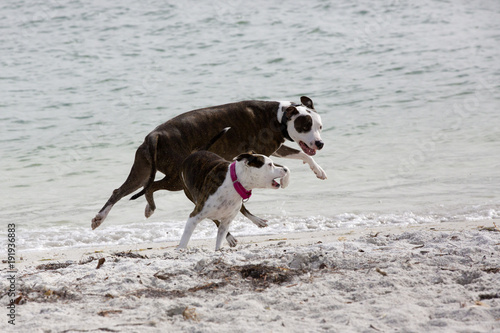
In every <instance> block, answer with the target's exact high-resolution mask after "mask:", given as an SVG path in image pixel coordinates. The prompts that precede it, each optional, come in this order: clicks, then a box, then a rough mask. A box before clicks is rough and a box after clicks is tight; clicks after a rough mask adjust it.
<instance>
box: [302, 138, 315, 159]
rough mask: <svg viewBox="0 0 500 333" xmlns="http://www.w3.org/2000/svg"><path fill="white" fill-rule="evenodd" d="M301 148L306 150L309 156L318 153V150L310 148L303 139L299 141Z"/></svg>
mask: <svg viewBox="0 0 500 333" xmlns="http://www.w3.org/2000/svg"><path fill="white" fill-rule="evenodd" d="M299 145H300V148H302V150H303V151H304V153H306V154H307V155H309V156H314V155H316V150H314V149H312V148H309V147H308V146H307V145H306V144H305V143H304V142H303V141H300V142H299Z"/></svg>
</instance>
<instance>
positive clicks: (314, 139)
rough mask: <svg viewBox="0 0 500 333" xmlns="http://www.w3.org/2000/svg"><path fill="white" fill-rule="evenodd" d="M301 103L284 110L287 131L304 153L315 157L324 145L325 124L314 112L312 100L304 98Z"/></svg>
mask: <svg viewBox="0 0 500 333" xmlns="http://www.w3.org/2000/svg"><path fill="white" fill-rule="evenodd" d="M301 102H302V104H303V105H299V106H289V107H288V108H286V110H283V111H284V112H285V113H286V117H287V118H288V123H287V130H288V134H289V135H290V137H291V138H292V139H293V140H294V141H295V142H297V143H298V144H299V146H300V148H302V151H303V152H304V153H306V154H307V155H309V156H313V155H315V154H316V150H320V149H322V148H323V145H324V143H323V140H321V130H322V129H323V124H322V123H321V117H320V115H319V114H318V113H317V112H316V111H315V110H314V105H313V102H312V100H311V99H310V98H308V97H305V96H303V97H302V98H301Z"/></svg>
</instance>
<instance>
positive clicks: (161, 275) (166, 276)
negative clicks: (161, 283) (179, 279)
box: [153, 272, 177, 281]
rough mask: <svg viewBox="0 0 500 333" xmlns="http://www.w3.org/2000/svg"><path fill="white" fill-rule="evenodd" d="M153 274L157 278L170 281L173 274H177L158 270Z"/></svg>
mask: <svg viewBox="0 0 500 333" xmlns="http://www.w3.org/2000/svg"><path fill="white" fill-rule="evenodd" d="M153 276H154V277H155V278H157V279H160V280H165V281H168V280H170V279H171V278H172V276H177V274H173V273H162V272H156V273H154V274H153Z"/></svg>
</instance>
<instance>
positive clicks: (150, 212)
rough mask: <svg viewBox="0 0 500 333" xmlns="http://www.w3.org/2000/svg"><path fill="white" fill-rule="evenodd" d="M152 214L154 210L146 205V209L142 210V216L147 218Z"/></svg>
mask: <svg viewBox="0 0 500 333" xmlns="http://www.w3.org/2000/svg"><path fill="white" fill-rule="evenodd" d="M154 212H155V210H154V209H151V207H150V206H149V204H146V209H144V216H146V218H148V217H150V216H151V215H153V213H154Z"/></svg>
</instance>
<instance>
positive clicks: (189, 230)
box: [177, 215, 203, 249]
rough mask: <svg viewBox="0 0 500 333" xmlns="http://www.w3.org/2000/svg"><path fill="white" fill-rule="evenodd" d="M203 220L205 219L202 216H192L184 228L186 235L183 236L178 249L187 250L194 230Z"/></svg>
mask: <svg viewBox="0 0 500 333" xmlns="http://www.w3.org/2000/svg"><path fill="white" fill-rule="evenodd" d="M201 220H203V217H202V216H200V215H195V216H190V217H189V219H188V220H187V222H186V226H185V227H184V233H183V234H182V237H181V241H180V243H179V246H178V247H177V248H179V249H185V248H186V247H187V245H188V243H189V239H190V238H191V235H192V234H193V231H194V229H195V228H196V226H197V225H198V223H199V222H200V221H201Z"/></svg>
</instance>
